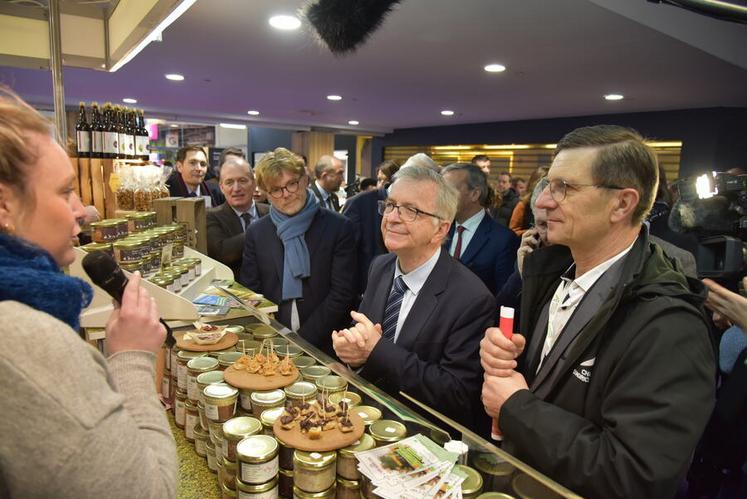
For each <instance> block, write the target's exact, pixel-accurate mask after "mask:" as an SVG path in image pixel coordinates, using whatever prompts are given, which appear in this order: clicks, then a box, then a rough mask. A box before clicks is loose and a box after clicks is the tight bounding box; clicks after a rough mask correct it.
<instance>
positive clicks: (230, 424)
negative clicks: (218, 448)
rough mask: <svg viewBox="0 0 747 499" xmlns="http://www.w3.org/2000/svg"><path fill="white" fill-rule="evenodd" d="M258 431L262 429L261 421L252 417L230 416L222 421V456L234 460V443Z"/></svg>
mask: <svg viewBox="0 0 747 499" xmlns="http://www.w3.org/2000/svg"><path fill="white" fill-rule="evenodd" d="M260 431H262V423H260V422H259V420H258V419H256V418H252V417H246V416H243V417H237V418H231V419H229V420H228V421H226V422H225V423H223V439H224V440H225V443H226V445H225V446H224V447H223V457H225V458H226V459H229V460H231V461H235V460H236V445H237V444H238V443H239V442H240V441H241V440H243V439H244V438H246V437H250V436H252V435H256V434H258V433H259V432H260Z"/></svg>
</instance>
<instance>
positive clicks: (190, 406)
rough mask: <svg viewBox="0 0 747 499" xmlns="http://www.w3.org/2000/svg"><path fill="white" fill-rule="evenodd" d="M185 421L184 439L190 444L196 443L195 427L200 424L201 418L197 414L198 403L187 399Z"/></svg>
mask: <svg viewBox="0 0 747 499" xmlns="http://www.w3.org/2000/svg"><path fill="white" fill-rule="evenodd" d="M184 410H185V420H184V437H185V438H186V439H187V441H189V442H194V441H195V434H194V430H195V425H199V424H200V417H199V415H198V414H197V403H196V402H192V401H191V400H189V399H187V401H186V402H185V403H184Z"/></svg>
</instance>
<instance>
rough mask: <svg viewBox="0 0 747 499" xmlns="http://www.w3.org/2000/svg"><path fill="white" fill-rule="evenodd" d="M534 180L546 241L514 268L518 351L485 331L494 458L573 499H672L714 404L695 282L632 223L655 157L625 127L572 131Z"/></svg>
mask: <svg viewBox="0 0 747 499" xmlns="http://www.w3.org/2000/svg"><path fill="white" fill-rule="evenodd" d="M547 178H548V182H549V184H548V188H547V189H545V191H543V193H542V194H541V195H540V196H539V198H538V199H537V203H536V206H537V207H538V208H541V209H545V210H547V220H548V236H547V237H548V240H549V241H550V242H551V243H552V244H553V246H550V247H547V248H540V249H537V250H535V251H534V252H532V253H531V254H530V255H528V256H527V257H526V259H525V261H524V269H523V274H522V276H523V281H524V282H523V291H522V302H521V327H520V329H519V330H520V331H522V332H523V333H524V334H526V335H527V340H526V341H528V343H527V342H526V341H525V338H524V336H522V335H518V334H517V335H514V336H513V338H512V339H510V340H509V339H507V338H505V337H504V336H503V334H502V333H501V331H500V330H499V329H498V328H489V329H488V330H487V331H486V335H485V338H484V339H483V341H482V343H481V361H482V364H483V367H484V368H485V370H486V376H485V383H484V385H483V393H482V399H483V403H484V405H485V409H486V411H487V413H488V414H489V415H491V416H493V417H496V418H497V423H498V425H499V428H500V431H502V433H503V435H504V448H506V450H508V451H509V452H511V453H513V454H515V455H516V456H517V457H518V458H519V459H522V460H523V461H525V462H526V463H528V464H529V465H531V466H533V467H535V468H536V469H538V470H539V471H541V472H542V473H545V474H546V475H548V476H549V477H551V478H553V479H554V480H556V481H558V482H559V483H561V484H562V485H564V486H566V487H568V488H570V489H571V490H573V491H574V492H576V493H579V494H581V495H583V496H585V497H604V498H615V497H620V498H630V497H635V498H663V497H672V496H673V495H674V493H675V491H676V489H677V485H678V483H679V481H680V480H681V479H682V478H683V477H684V475H685V472H686V471H687V467H688V464H689V462H690V458H691V456H692V453H693V450H694V449H695V446H696V444H697V442H698V440H699V438H700V436H701V434H702V432H703V429H704V427H705V424H706V422H707V421H708V418H709V416H710V413H711V409H712V408H713V403H714V392H715V383H714V376H715V362H714V353H713V347H712V344H711V341H710V338H709V333H708V326H707V324H706V318H705V314H704V311H703V307H702V305H703V300H704V296H705V293H704V290H703V286H702V285H701V284H700V283H699V282H698V281H694V280H688V279H687V278H686V277H685V276H684V275H683V274H681V273H680V272H679V271H677V270H676V268H675V266H674V265H673V264H672V262H671V260H670V259H669V258H667V257H666V256H665V255H664V254H663V252H662V250H661V248H660V247H659V246H658V245H655V244H651V243H650V242H649V239H648V232H647V230H646V228H645V225H643V224H642V222H643V220H644V219H645V216H646V213H647V212H648V211H649V210H650V209H651V205H652V204H653V201H654V196H655V193H656V184H657V179H658V173H657V169H656V158H655V156H654V153H653V151H651V149H650V148H649V147H648V146H646V145H645V144H644V143H643V139H642V138H641V136H640V135H638V133H637V132H635V131H633V130H629V129H625V128H622V127H615V126H604V125H603V126H596V127H586V128H580V129H578V130H575V131H573V132H571V133H569V134H568V135H566V136H565V137H564V138H563V139H562V140H561V141H560V143H559V144H558V147H557V153H556V156H555V159H554V161H553V164H552V168H551V169H550V172H549V174H548V177H547ZM525 344H526V345H527V349H526V352H524V346H525ZM522 353H523V355H522ZM515 359H518V360H519V362H520V364H521V365H520V367H519V368H518V370H515V369H516V368H517V362H516V360H515Z"/></svg>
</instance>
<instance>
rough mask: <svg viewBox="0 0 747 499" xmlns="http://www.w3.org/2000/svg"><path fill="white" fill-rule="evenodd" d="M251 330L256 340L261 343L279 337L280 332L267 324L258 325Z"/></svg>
mask: <svg viewBox="0 0 747 499" xmlns="http://www.w3.org/2000/svg"><path fill="white" fill-rule="evenodd" d="M251 330H252V335H253V336H254V339H255V340H256V341H260V342H261V341H262V340H267V339H270V338H274V337H275V336H277V335H278V332H277V331H276V330H275V328H273V327H272V326H268V325H266V324H257V325H256V326H252V327H251Z"/></svg>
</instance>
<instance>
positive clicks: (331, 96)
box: [327, 95, 342, 100]
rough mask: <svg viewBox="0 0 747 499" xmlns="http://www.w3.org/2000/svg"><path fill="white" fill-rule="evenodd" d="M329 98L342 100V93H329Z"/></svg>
mask: <svg viewBox="0 0 747 499" xmlns="http://www.w3.org/2000/svg"><path fill="white" fill-rule="evenodd" d="M327 100H342V95H328V96H327Z"/></svg>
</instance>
